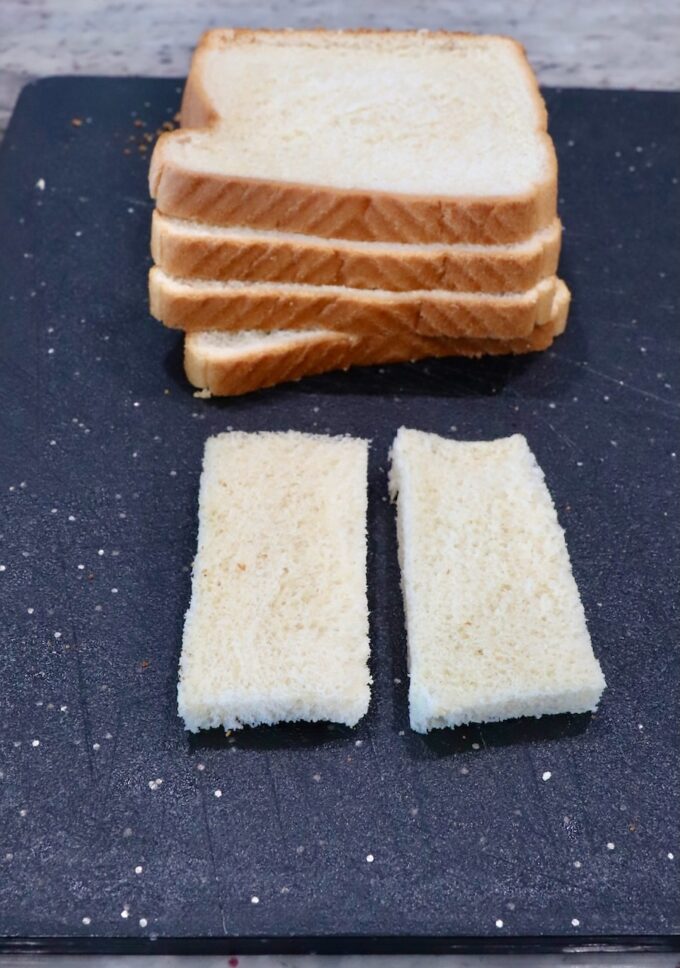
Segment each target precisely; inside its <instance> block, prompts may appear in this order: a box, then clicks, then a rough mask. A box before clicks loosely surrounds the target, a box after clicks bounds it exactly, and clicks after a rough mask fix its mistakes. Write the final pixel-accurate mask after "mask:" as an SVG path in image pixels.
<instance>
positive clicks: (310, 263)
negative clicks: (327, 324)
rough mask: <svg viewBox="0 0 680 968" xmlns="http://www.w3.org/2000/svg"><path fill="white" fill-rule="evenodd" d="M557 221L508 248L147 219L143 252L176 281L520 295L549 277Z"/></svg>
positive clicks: (555, 256)
mask: <svg viewBox="0 0 680 968" xmlns="http://www.w3.org/2000/svg"><path fill="white" fill-rule="evenodd" d="M561 237H562V231H561V226H560V222H559V219H555V220H554V221H553V222H552V224H551V225H549V226H548V228H546V229H542V230H541V231H540V232H536V233H535V234H534V235H531V236H530V237H529V238H528V239H526V240H524V241H522V242H515V243H512V244H509V245H470V244H465V243H459V244H457V245H441V244H430V245H407V244H404V243H399V242H396V243H389V242H350V241H348V240H347V239H324V238H322V237H320V236H315V235H300V234H294V233H290V232H272V231H265V230H263V229H249V228H237V227H221V226H216V225H208V224H207V223H205V222H196V221H191V220H189V219H178V218H170V217H168V216H166V215H162V214H161V213H160V212H158V211H155V212H154V213H153V220H152V223H151V254H152V256H153V259H154V262H155V263H156V264H157V265H159V266H160V267H161V268H162V269H163V270H164V271H165V272H166V273H167V274H168V275H170V276H176V277H178V278H184V279H217V280H220V281H222V282H228V281H229V280H231V279H236V280H240V281H243V282H295V283H302V284H304V285H311V286H347V287H349V288H356V289H388V290H396V291H406V290H413V289H449V290H458V291H461V292H521V291H523V290H525V289H531V288H532V287H533V286H535V285H537V283H539V282H540V281H541V279H543V278H545V277H546V276H553V275H555V272H556V271H557V261H558V258H559V253H560V242H561Z"/></svg>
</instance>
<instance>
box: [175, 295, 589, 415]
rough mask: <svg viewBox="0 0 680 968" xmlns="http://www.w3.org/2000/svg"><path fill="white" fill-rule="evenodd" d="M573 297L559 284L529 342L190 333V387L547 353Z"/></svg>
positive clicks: (214, 390)
mask: <svg viewBox="0 0 680 968" xmlns="http://www.w3.org/2000/svg"><path fill="white" fill-rule="evenodd" d="M569 301H570V293H569V290H568V289H567V287H566V286H565V284H564V283H563V282H562V281H561V280H560V281H559V282H558V284H557V289H556V293H555V299H554V301H553V306H552V314H551V318H550V320H549V322H547V323H546V324H545V325H544V326H537V327H536V328H535V329H533V330H532V332H531V333H530V334H529V336H528V337H524V338H519V339H514V340H498V339H474V338H468V339H465V338H459V339H437V338H433V337H427V336H419V335H418V334H414V333H411V334H404V336H403V337H401V338H399V339H395V337H393V336H388V337H384V336H377V337H369V336H363V337H355V336H352V335H350V334H346V333H335V332H332V331H331V330H323V329H320V330H319V329H316V330H298V331H295V330H277V331H273V332H258V331H250V332H243V331H241V332H235V333H228V332H220V331H217V330H211V331H208V332H200V331H199V332H193V333H187V334H186V336H185V339H184V369H185V372H186V375H187V378H188V380H189V382H190V383H192V384H193V385H194V386H195V387H200V388H201V389H205V390H209V391H210V393H211V394H212V395H214V396H235V395H238V394H241V393H249V392H251V391H252V390H259V389H261V388H263V387H270V386H274V385H275V384H277V383H283V382H284V381H286V380H299V379H300V378H301V377H304V376H311V375H312V374H314V373H326V372H328V371H329V370H339V369H347V368H348V367H350V366H362V365H363V366H365V365H368V364H371V363H399V362H406V361H409V360H415V359H423V358H425V357H428V356H482V355H484V354H493V355H498V354H504V353H531V352H535V351H537V350H543V349H546V348H547V347H548V346H550V344H551V343H552V341H553V339H554V337H555V336H558V335H559V334H560V333H562V332H563V331H564V328H565V326H566V323H567V314H568V310H569Z"/></svg>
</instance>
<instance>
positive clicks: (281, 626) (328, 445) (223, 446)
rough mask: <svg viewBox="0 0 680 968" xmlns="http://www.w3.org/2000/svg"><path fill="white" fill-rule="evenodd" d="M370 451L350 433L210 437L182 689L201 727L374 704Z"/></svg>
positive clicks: (349, 716) (354, 717) (191, 725)
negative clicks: (369, 553) (369, 589)
mask: <svg viewBox="0 0 680 968" xmlns="http://www.w3.org/2000/svg"><path fill="white" fill-rule="evenodd" d="M367 458H368V443H367V442H366V441H365V440H358V439H354V438H349V437H323V436H313V435H308V434H301V433H295V432H293V431H289V432H287V433H253V434H247V433H237V432H234V433H224V434H219V435H218V436H216V437H210V438H209V439H208V440H207V442H206V446H205V455H204V459H203V473H202V475H201V483H200V494H199V508H198V516H199V526H198V550H197V553H196V558H195V560H194V566H193V575H192V590H191V603H190V605H189V610H188V612H187V614H186V619H185V624H184V637H183V642H182V653H181V659H180V672H179V686H178V691H177V698H178V709H179V714H180V716H181V717H182V719H183V720H184V723H185V726H186V728H187V729H188V730H191V731H192V732H195V731H197V730H199V729H210V728H211V727H216V726H221V727H224V728H225V729H238V728H240V727H241V726H246V725H249V726H256V725H259V724H264V723H277V722H281V721H294V720H309V721H313V720H331V721H333V722H338V723H345V724H346V725H348V726H353V725H354V724H355V723H357V722H358V721H359V720H360V719H361V717H362V716H363V715H364V714H365V713H366V710H367V709H368V703H369V697H370V682H371V677H370V675H369V671H368V665H367V661H368V655H369V643H368V606H367V599H366V500H367V497H366V489H367V481H366V474H367Z"/></svg>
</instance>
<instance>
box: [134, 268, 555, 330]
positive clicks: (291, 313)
mask: <svg viewBox="0 0 680 968" xmlns="http://www.w3.org/2000/svg"><path fill="white" fill-rule="evenodd" d="M556 282H557V279H556V277H555V276H550V277H549V278H548V279H544V280H542V281H541V282H540V283H539V284H538V285H537V286H534V288H533V289H528V290H527V291H526V292H523V293H468V292H446V291H445V290H443V289H430V290H420V291H417V292H388V291H387V290H384V289H347V288H346V287H344V286H302V285H297V284H295V283H286V282H278V283H274V282H251V283H247V282H215V281H213V280H210V279H176V278H175V277H174V276H169V275H167V273H165V272H164V271H163V270H162V269H160V268H159V267H158V266H154V267H153V268H152V269H151V271H150V273H149V302H150V309H151V314H152V316H155V317H156V319H159V320H160V321H161V322H162V323H164V324H165V325H166V326H170V327H171V328H174V329H183V330H185V331H186V332H192V331H193V330H198V329H200V330H207V329H222V330H231V331H233V330H253V329H263V330H274V329H320V328H327V329H332V330H337V331H339V332H345V333H351V334H352V335H353V336H361V335H364V336H376V335H379V334H382V335H389V334H392V335H399V334H404V333H420V334H421V335H423V336H447V337H457V336H474V337H476V338H478V337H489V338H495V339H514V338H518V337H525V336H528V335H529V333H531V331H532V330H533V329H534V327H535V326H542V325H543V324H544V323H546V322H548V320H549V319H550V314H551V308H552V302H553V296H554V293H555V286H556Z"/></svg>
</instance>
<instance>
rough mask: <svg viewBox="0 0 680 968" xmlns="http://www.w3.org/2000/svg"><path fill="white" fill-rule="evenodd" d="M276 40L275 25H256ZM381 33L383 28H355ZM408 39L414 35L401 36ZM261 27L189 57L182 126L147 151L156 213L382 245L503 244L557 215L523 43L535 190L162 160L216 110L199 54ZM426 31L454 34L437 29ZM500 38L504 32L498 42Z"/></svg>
mask: <svg viewBox="0 0 680 968" xmlns="http://www.w3.org/2000/svg"><path fill="white" fill-rule="evenodd" d="M262 33H267V34H269V35H270V36H274V35H276V36H281V37H282V38H283V36H284V32H281V31H263V32H262ZM289 33H292V34H294V35H295V36H296V37H300V36H303V35H308V36H310V37H321V36H322V35H323V36H324V38H325V39H328V38H329V37H333V36H336V37H341V36H344V35H345V34H344V33H343V34H342V35H338V34H336V33H335V32H333V31H325V32H324V31H320V32H318V33H316V34H315V33H314V32H310V31H301V32H295V31H293V32H289ZM356 33H357V34H362V33H364V34H385V33H389V32H388V31H357V32H356ZM406 33H407V35H408V36H412V35H414V34H415V33H416V32H413V31H412V32H406ZM259 34H260V32H259V31H251V30H240V31H231V30H226V31H225V30H222V31H220V30H217V31H208V32H207V33H206V34H204V36H203V38H202V39H201V42H200V43H199V45H198V47H197V49H196V52H195V54H194V58H193V60H192V66H191V71H190V75H189V81H188V82H187V86H186V88H185V92H184V97H183V100H182V123H183V126H184V127H183V129H182V130H180V131H172V132H167V133H166V134H164V135H162V136H161V137H160V138H159V140H158V142H157V144H156V147H155V149H154V152H153V156H152V159H151V169H150V172H149V188H150V191H151V195H152V197H154V198H155V199H156V204H157V207H158V209H159V210H160V211H161V212H163V213H164V214H166V215H173V216H176V217H179V218H192V219H199V220H201V221H205V222H210V223H212V224H215V225H247V226H250V227H252V228H258V229H270V230H271V229H273V230H276V229H278V230H283V231H287V232H301V233H305V234H309V235H321V236H324V237H325V238H344V239H354V240H367V241H385V242H417V243H429V242H442V243H445V244H451V243H456V242H474V243H480V244H485V245H486V244H494V243H496V244H505V243H509V242H516V241H518V240H520V239H524V238H527V237H528V236H530V235H533V234H534V232H537V231H538V230H540V229H542V228H544V227H545V226H547V225H549V224H550V222H551V221H552V220H553V219H554V218H555V214H556V211H557V159H556V156H555V151H554V147H553V144H552V140H551V138H550V137H549V135H548V134H547V130H545V129H546V124H547V122H546V118H547V115H546V112H545V105H544V103H543V99H542V97H541V94H540V91H539V89H538V84H537V83H536V79H535V77H534V74H533V72H532V71H531V68H530V66H529V63H528V61H527V60H526V57H525V56H524V49H523V48H522V47H521V45H519V44H516V46H517V48H518V50H519V51H520V52H521V54H522V56H523V58H524V62H525V66H526V72H527V74H528V76H529V77H530V81H531V85H532V87H533V91H534V98H535V101H536V105H537V109H538V115H539V119H540V122H539V125H540V126H539V130H540V131H541V132H542V137H543V139H544V141H545V146H546V149H547V151H548V154H549V157H550V159H551V161H550V168H551V170H550V172H549V174H548V176H547V178H546V180H545V181H544V182H542V183H537V184H536V186H535V188H534V190H533V191H529V192H525V193H522V194H518V195H514V196H497V197H490V196H483V197H473V196H467V197H465V196H458V197H435V196H423V195H410V194H408V195H405V194H399V193H390V192H380V191H372V190H362V189H339V188H329V187H327V186H317V185H307V184H295V183H292V182H281V181H269V180H263V179H254V178H252V179H251V178H240V177H234V176H230V175H228V174H218V173H211V172H202V173H201V172H196V171H193V170H191V169H190V168H185V167H183V166H182V164H181V163H180V162H178V161H177V159H175V158H172V157H169V156H168V155H169V152H168V146H169V145H171V144H172V142H173V141H175V140H178V139H182V138H184V139H186V138H187V137H191V134H190V131H192V130H200V131H202V132H206V131H210V130H211V128H212V127H213V126H214V124H215V122H216V119H217V111H216V108H215V106H214V105H213V104H212V102H211V100H210V95H209V92H208V91H206V90H205V87H204V85H203V81H202V76H201V64H202V60H203V56H204V54H205V53H206V51H207V50H209V49H210V48H211V47H213V46H216V45H217V46H219V45H220V44H225V43H233V42H234V41H236V42H239V43H250V42H253V41H254V40H255V39H257V36H259ZM433 36H435V37H440V38H446V37H455V36H456V35H455V34H447V32H445V31H440V32H438V33H436V34H434V35H433ZM506 39H507V38H506Z"/></svg>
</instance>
